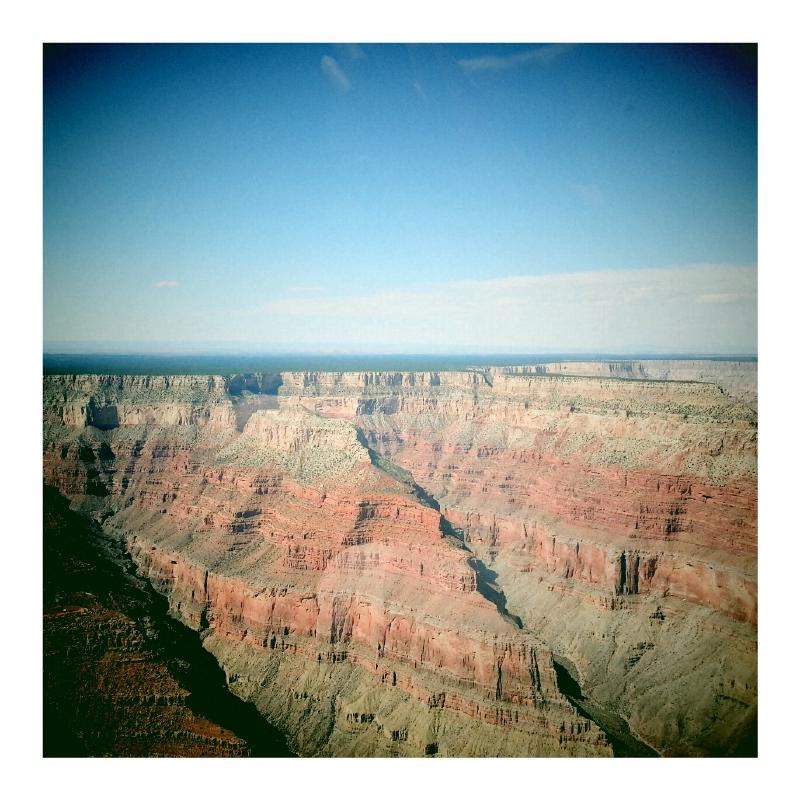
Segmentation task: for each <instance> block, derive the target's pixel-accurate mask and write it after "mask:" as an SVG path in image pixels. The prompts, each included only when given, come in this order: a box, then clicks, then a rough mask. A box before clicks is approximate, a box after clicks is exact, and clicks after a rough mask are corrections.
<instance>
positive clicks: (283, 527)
mask: <svg viewBox="0 0 800 800" xmlns="http://www.w3.org/2000/svg"><path fill="white" fill-rule="evenodd" d="M594 363H595V362H589V363H588V364H584V365H578V366H575V363H573V364H571V365H570V364H566V366H567V367H568V368H569V369H570V372H571V373H574V372H584V373H587V374H561V373H562V371H561V370H560V369H557V368H556V366H557V365H543V366H544V367H546V369H545V371H542V370H540V369H539V367H538V366H537V367H536V368H530V369H529V368H492V369H474V370H466V371H462V372H439V373H432V372H420V373H408V372H406V373H398V372H362V373H335V372H324V373H311V372H306V373H283V374H282V375H281V376H280V379H279V380H272V379H270V380H266V378H264V379H262V378H259V377H258V376H255V377H254V378H253V379H252V380H249V381H247V382H244V384H243V385H247V386H250V387H252V388H254V389H255V391H256V392H258V391H262V390H263V387H269V389H268V391H270V392H274V391H276V392H277V395H276V396H273V395H270V396H268V397H266V396H265V397H263V398H262V399H263V400H265V401H267V400H268V402H261V400H260V399H259V395H258V394H255V395H252V394H249V393H248V392H247V391H245V392H244V395H242V394H241V393H240V391H239V389H237V391H236V392H232V391H230V389H231V386H232V384H234V383H235V384H236V385H237V387H238V385H239V384H242V383H243V381H242V380H241V379H240V378H236V377H234V378H231V379H227V380H226V379H223V378H214V377H208V376H197V377H191V376H181V377H170V378H139V377H124V378H122V377H111V376H64V377H62V376H53V377H48V378H46V379H45V386H44V392H45V403H44V443H45V453H44V473H45V480H46V482H47V483H49V484H51V485H53V486H55V487H57V488H58V489H59V490H60V491H62V492H63V493H64V494H65V495H67V496H68V497H69V498H70V499H71V501H72V503H73V505H74V507H76V508H79V509H80V510H82V511H83V512H85V513H88V514H91V515H93V516H94V517H95V518H97V519H98V520H101V521H102V522H103V525H104V528H105V530H106V531H107V532H108V534H109V535H111V536H116V537H118V538H119V539H120V540H121V541H124V542H125V543H126V546H127V548H128V549H129V551H130V553H131V555H132V556H133V558H134V560H135V561H136V563H137V564H138V566H139V569H140V570H141V572H142V573H143V574H145V575H147V576H148V578H149V579H150V581H151V582H152V584H153V585H154V586H155V587H156V588H157V589H158V590H159V591H160V592H162V593H163V594H164V595H165V596H166V597H167V598H168V600H169V603H170V608H171V611H172V613H173V614H174V615H175V616H176V617H178V618H179V619H181V620H182V621H184V622H185V623H186V624H187V625H189V626H191V627H193V628H195V629H197V630H198V631H200V632H201V635H202V637H203V642H204V646H205V647H206V648H207V649H208V650H209V651H210V652H212V653H213V654H214V655H215V657H216V658H217V659H218V661H219V663H220V664H221V665H222V666H223V668H224V669H225V672H226V674H227V676H228V682H229V686H230V688H231V690H232V691H233V692H235V693H236V694H237V695H238V696H240V697H243V698H246V699H248V700H251V701H252V702H253V703H255V705H256V706H257V707H258V709H259V710H260V711H261V712H262V713H263V714H264V715H265V716H266V717H267V718H268V719H270V720H271V721H273V722H275V723H276V724H278V725H279V726H281V728H282V729H283V730H285V731H286V732H287V734H288V735H289V738H290V741H291V743H292V745H293V747H294V748H295V749H296V751H297V752H300V753H303V754H326V755H331V754H335V755H426V754H427V755H610V754H611V753H612V748H611V745H612V744H614V730H617V729H619V728H620V726H621V727H625V728H627V725H629V726H630V730H631V731H632V733H633V734H635V736H636V737H638V738H639V739H641V740H643V741H644V742H646V743H647V744H648V745H649V746H650V747H652V748H654V749H655V750H657V751H658V752H660V753H663V754H668V755H699V754H731V753H742V752H750V751H751V750H752V748H753V747H754V730H755V718H756V704H757V691H756V618H757V583H756V466H757V454H756V445H757V433H756V423H757V421H756V412H755V407H756V405H755V403H756V383H755V364H749V365H748V364H747V363H746V362H742V363H737V364H735V365H732V364H730V363H728V362H697V364H696V365H694V366H692V362H652V365H651V362H627V364H626V366H624V368H621V369H617V368H616V367H612V366H610V365H609V362H604V363H605V366H602V365H601V366H597V367H595V366H593V365H594ZM659 364H660V365H661V366H660V367H658V366H654V365H659ZM669 365H674V366H669ZM656 369H660V370H661V371H660V372H659V373H658V376H659V377H658V379H650V378H649V377H648V376H649V375H654V374H655V373H654V370H656ZM531 370H532V371H531ZM687 370H688V372H687ZM692 370H694V372H692ZM593 371H594V373H593ZM589 373H592V374H589ZM620 375H622V377H620ZM687 375H692V376H693V377H691V378H687V377H686V376H687ZM262 377H263V376H262ZM675 377H679V378H680V380H674V378H675ZM717 378H718V380H717ZM259 387H261V388H259ZM558 670H562V671H564V670H567V671H569V673H571V674H572V677H573V678H575V679H578V680H579V682H580V684H581V686H582V689H583V692H584V693H585V694H586V696H587V698H588V700H590V701H591V702H592V703H593V704H595V706H596V707H597V708H598V709H600V712H598V716H597V717H596V719H595V720H594V721H592V720H589V719H587V717H586V716H585V715H583V714H579V713H578V712H577V711H576V709H575V708H574V706H573V704H572V703H571V702H570V700H569V698H567V697H566V696H565V695H564V694H563V693H562V688H563V687H561V688H560V687H559V681H558V673H557V671H558ZM604 719H605V720H606V724H604V725H603V729H601V728H600V727H599V725H598V720H599V721H600V722H601V723H602V722H603V720H604ZM608 720H614V721H617V722H613V723H612V724H608Z"/></svg>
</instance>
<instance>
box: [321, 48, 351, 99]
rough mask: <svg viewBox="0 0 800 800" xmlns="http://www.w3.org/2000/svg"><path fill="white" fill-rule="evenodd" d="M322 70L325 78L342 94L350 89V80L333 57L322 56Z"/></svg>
mask: <svg viewBox="0 0 800 800" xmlns="http://www.w3.org/2000/svg"><path fill="white" fill-rule="evenodd" d="M320 68H321V69H322V72H323V74H324V75H325V77H326V78H327V79H328V80H329V81H330V82H331V83H332V84H333V85H334V86H335V87H336V88H337V89H338V90H339V91H341V92H346V91H347V90H348V89H349V88H350V85H351V84H350V79H349V78H348V77H347V75H345V74H344V70H343V69H342V68H341V67H340V66H339V62H338V61H337V60H336V59H335V58H333V57H332V56H322V59H321V61H320Z"/></svg>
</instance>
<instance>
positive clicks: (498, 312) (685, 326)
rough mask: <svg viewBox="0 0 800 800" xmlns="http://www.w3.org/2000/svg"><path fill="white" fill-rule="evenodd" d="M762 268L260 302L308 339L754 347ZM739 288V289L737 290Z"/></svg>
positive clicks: (406, 344) (660, 271)
mask: <svg viewBox="0 0 800 800" xmlns="http://www.w3.org/2000/svg"><path fill="white" fill-rule="evenodd" d="M756 283H757V281H756V268H755V267H754V266H753V267H740V266H729V265H710V264H699V265H694V266H686V267H663V268H651V269H627V270H603V271H595V272H575V273H569V274H551V275H512V276H507V277H503V278H494V279H491V280H470V281H452V282H449V283H440V284H427V285H419V286H412V287H404V288H397V289H382V290H375V291H354V292H351V293H346V292H343V293H341V294H339V295H337V296H331V295H329V294H324V295H322V296H297V295H295V296H291V295H288V294H287V295H285V296H283V297H281V298H278V299H276V300H273V301H272V302H270V303H267V304H266V306H265V307H262V308H261V309H260V314H261V315H264V312H266V315H264V316H263V317H262V318H264V319H267V320H270V324H274V325H275V326H277V327H278V328H279V329H280V331H281V332H283V333H285V334H287V335H289V334H290V333H291V335H294V336H296V337H298V341H303V340H304V338H303V337H305V336H306V335H307V333H306V332H307V331H314V333H315V335H316V337H317V340H323V339H326V338H328V339H330V341H337V342H345V341H347V338H348V336H350V337H351V338H352V340H353V341H357V340H359V338H363V337H364V336H365V335H367V334H366V332H367V331H368V332H369V334H368V335H369V336H370V340H371V341H372V340H373V339H374V344H375V346H376V347H378V346H384V345H386V346H389V345H393V346H397V347H401V349H402V348H406V349H408V348H414V347H425V346H431V344H432V343H435V344H436V345H437V346H438V347H440V348H445V349H447V348H451V349H461V350H463V349H464V348H474V347H479V348H481V349H486V348H490V349H493V350H494V352H503V351H504V350H506V349H507V350H508V351H517V352H519V351H527V352H537V351H544V350H550V351H558V352H566V351H567V350H581V351H583V352H597V351H603V352H637V351H638V352H646V351H652V352H655V351H661V352H706V353H710V352H718V353H725V352H727V353H733V352H736V353H754V352H755V351H756V305H757V303H756V299H757V295H756V292H757V288H756ZM734 298H735V299H734Z"/></svg>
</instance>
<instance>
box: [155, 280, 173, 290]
mask: <svg viewBox="0 0 800 800" xmlns="http://www.w3.org/2000/svg"><path fill="white" fill-rule="evenodd" d="M177 285H178V281H156V282H155V283H154V284H153V288H154V289H174V288H175V287H176V286H177Z"/></svg>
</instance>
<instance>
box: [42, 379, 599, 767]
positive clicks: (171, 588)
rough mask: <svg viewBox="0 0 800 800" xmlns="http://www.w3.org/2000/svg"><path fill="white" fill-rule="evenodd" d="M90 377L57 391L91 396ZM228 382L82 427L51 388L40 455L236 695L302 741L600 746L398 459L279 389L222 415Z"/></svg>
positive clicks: (582, 751)
mask: <svg viewBox="0 0 800 800" xmlns="http://www.w3.org/2000/svg"><path fill="white" fill-rule="evenodd" d="M47 383H48V384H50V385H46V392H48V394H50V396H51V399H52V397H53V395H57V396H59V397H60V396H61V393H62V392H63V388H62V387H61V386H59V381H58V380H54V379H51V380H49V381H48V382H47ZM91 389H92V393H91V395H90V396H89V397H88V398H87V397H86V396H82V397H78V398H74V397H69V398H68V399H69V401H70V402H76V401H77V402H78V403H80V405H81V406H83V407H88V406H89V404H90V403H91V402H94V403H97V404H101V405H104V404H105V403H106V401H107V400H108V397H107V396H105V394H104V390H103V389H102V387H101V386H96V387H91ZM113 391H114V392H116V391H117V388H116V387H113ZM193 391H194V389H193ZM116 399H117V401H118V402H119V404H120V405H121V406H125V408H126V412H125V415H124V416H123V419H132V420H133V419H136V418H137V417H136V415H135V409H134V406H135V404H136V402H137V400H136V398H134V400H133V401H126V400H125V399H124V398H122V397H117V398H116ZM128 402H129V403H130V404H129V405H127V403H128ZM141 402H143V403H145V404H147V406H148V407H150V405H151V404H152V403H153V402H154V400H153V396H152V394H146V395H145V396H144V397H142V399H141ZM161 402H163V404H164V405H167V406H168V405H170V404H171V403H172V399H171V398H170V397H169V395H168V393H165V394H164V396H163V398H162V401H161ZM232 402H233V401H232V400H230V401H226V400H224V399H220V397H219V396H218V395H217V394H216V393H215V391H214V384H213V383H209V400H208V406H207V407H204V404H203V402H202V400H201V399H200V398H199V397H193V398H192V399H191V410H192V416H190V417H181V418H180V419H175V420H174V422H173V424H172V425H171V426H170V425H166V424H162V425H151V426H141V425H139V423H138V422H132V423H130V424H126V423H124V422H122V423H121V424H120V425H118V426H117V427H114V428H98V427H97V426H96V425H92V422H91V418H90V417H86V416H84V417H77V418H76V419H75V420H74V424H71V425H67V424H64V422H63V416H62V422H61V424H58V422H57V421H56V422H53V421H51V420H52V417H53V416H55V417H56V420H57V419H58V417H57V406H58V404H57V403H56V402H55V401H52V402H50V403H49V404H47V408H48V409H49V411H48V412H47V413H48V414H50V416H51V420H50V421H47V422H46V425H49V427H48V428H47V434H46V451H45V475H46V478H47V480H48V482H50V483H52V484H54V485H56V486H58V487H59V488H60V489H61V490H62V491H64V492H66V493H68V494H69V495H70V496H71V498H72V499H73V501H74V503H75V505H76V506H77V507H80V508H81V509H82V510H84V511H86V512H88V513H92V514H94V515H95V516H96V517H98V518H100V519H103V521H104V526H105V529H106V531H107V532H108V533H109V534H110V535H112V536H119V537H122V538H123V539H124V540H125V541H126V542H127V549H128V551H129V552H130V554H131V556H132V557H133V558H134V560H135V562H136V563H137V564H138V566H139V568H140V570H141V572H142V574H143V575H145V576H147V578H148V579H149V580H150V582H151V583H152V585H153V586H154V587H155V588H156V589H158V591H160V592H162V593H163V594H164V595H165V596H166V597H167V599H168V601H169V604H170V608H171V611H172V613H173V615H174V616H176V617H177V618H178V619H180V620H182V621H183V622H185V623H186V624H187V625H189V626H191V627H193V628H195V629H196V630H198V631H200V632H201V634H202V636H203V642H204V645H205V647H206V648H207V649H208V650H210V651H211V652H212V653H213V654H214V655H215V657H216V658H217V659H218V661H219V663H220V664H221V666H222V667H223V668H224V670H225V672H226V674H227V676H228V683H229V686H230V688H231V690H232V691H233V692H235V693H236V694H237V696H239V697H242V698H245V699H247V700H250V701H252V702H253V703H254V704H255V705H256V706H257V707H258V709H259V710H260V711H261V712H262V713H263V714H264V716H265V717H266V718H268V719H270V720H272V721H274V722H275V723H276V724H279V725H280V726H281V727H282V729H284V730H285V731H286V732H287V734H288V735H289V737H290V740H291V742H292V745H293V746H294V747H295V748H296V749H297V750H298V751H299V752H301V753H304V754H336V755H346V754H353V755H426V754H428V755H440V756H441V755H610V754H611V748H610V746H609V744H608V742H607V739H606V737H605V735H604V733H603V732H602V730H601V729H600V728H599V727H598V726H597V725H595V724H593V723H591V722H589V721H578V719H576V711H575V710H574V708H573V707H572V706H571V705H570V703H569V701H568V700H567V698H565V697H564V695H563V694H562V693H561V692H560V691H559V689H558V687H557V683H556V678H555V672H554V668H553V662H552V654H551V652H550V650H549V649H548V648H547V647H546V646H545V645H544V644H543V643H542V642H541V641H540V640H539V639H538V638H537V637H535V636H532V635H531V634H529V633H527V632H524V631H520V630H519V628H518V627H517V625H515V624H514V623H513V622H511V621H509V620H508V619H507V618H506V617H505V616H504V615H503V614H501V613H499V611H498V608H497V606H496V604H495V603H494V602H493V601H492V600H490V599H487V598H486V597H485V596H484V595H483V594H481V592H480V591H479V590H478V589H479V587H478V581H477V578H476V573H475V570H474V569H473V567H472V566H471V564H470V559H471V557H472V556H471V554H470V553H469V552H468V551H467V550H465V549H464V547H463V545H461V543H459V542H458V541H457V540H455V539H454V538H453V537H448V536H445V535H444V534H443V530H442V527H443V521H442V517H441V515H440V512H439V510H438V509H437V508H436V507H435V504H431V503H430V502H428V501H427V500H426V499H425V498H424V493H422V492H421V491H420V489H419V487H418V486H417V485H416V484H415V483H414V482H413V480H411V478H410V476H408V475H407V474H406V473H404V472H403V471H402V470H400V469H398V468H396V467H394V466H393V465H392V464H390V463H388V462H383V461H382V460H381V459H380V458H379V457H378V456H377V455H376V454H374V453H372V452H371V451H370V450H369V449H368V448H367V447H366V446H365V443H364V441H363V437H362V436H361V435H360V434H359V432H358V431H357V429H356V428H355V427H354V426H353V425H352V424H350V423H348V422H344V421H339V420H329V419H325V418H322V417H319V416H318V415H316V414H314V413H312V412H310V411H308V410H307V409H305V408H303V407H302V406H301V405H300V404H299V403H296V402H291V401H289V402H287V403H285V404H283V407H281V408H278V409H260V410H257V411H255V412H254V413H253V414H252V415H251V416H250V417H249V419H248V420H247V422H246V423H245V424H244V426H243V429H242V430H239V429H238V426H237V424H236V419H235V415H233V416H231V414H228V413H227V411H226V403H232ZM211 410H216V411H217V412H218V413H217V414H216V419H217V420H227V427H226V425H224V424H222V423H221V422H217V423H214V424H212V423H208V422H207V420H208V419H209V418H210V417H211V414H207V413H205V412H206V411H211ZM162 419H164V418H162ZM46 420H47V415H46ZM192 420H194V421H192ZM81 421H82V426H81V424H80V423H81ZM98 487H102V491H101V490H100V488H98ZM309 720H313V721H312V722H309Z"/></svg>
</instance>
